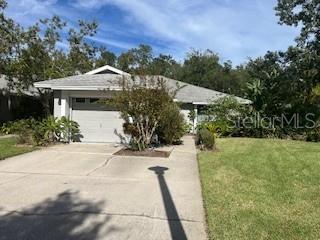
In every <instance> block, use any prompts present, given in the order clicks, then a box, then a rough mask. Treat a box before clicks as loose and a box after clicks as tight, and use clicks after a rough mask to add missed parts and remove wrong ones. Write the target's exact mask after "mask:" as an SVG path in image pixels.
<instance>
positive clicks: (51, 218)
mask: <svg viewBox="0 0 320 240" xmlns="http://www.w3.org/2000/svg"><path fill="white" fill-rule="evenodd" d="M184 143H185V144H184V145H181V146H177V147H175V148H174V150H173V152H172V154H171V156H170V158H169V159H164V158H145V157H144V158H142V157H123V156H113V155H112V153H114V152H115V151H117V150H118V149H119V148H116V147H114V146H112V145H93V144H71V145H65V146H55V147H51V148H47V149H43V150H39V151H35V152H31V153H27V154H24V155H20V156H17V157H14V158H11V159H6V160H4V161H1V162H0V240H3V239H37V240H38V239H77V240H78V239H116V240H119V239H120V240H121V239H148V240H149V239H195V240H202V239H206V233H205V224H204V213H203V206H202V199H201V188H200V182H199V176H198V167H197V161H196V151H195V147H194V144H193V140H192V139H191V138H190V137H186V138H185V139H184Z"/></svg>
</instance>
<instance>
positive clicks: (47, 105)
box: [39, 90, 51, 117]
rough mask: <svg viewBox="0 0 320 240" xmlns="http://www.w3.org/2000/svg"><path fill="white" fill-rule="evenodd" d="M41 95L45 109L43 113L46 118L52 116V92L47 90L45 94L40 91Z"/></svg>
mask: <svg viewBox="0 0 320 240" xmlns="http://www.w3.org/2000/svg"><path fill="white" fill-rule="evenodd" d="M39 94H40V102H41V104H42V107H43V113H44V115H45V116H46V117H47V116H50V115H51V109H50V99H51V92H49V91H46V90H45V91H44V92H41V91H39Z"/></svg>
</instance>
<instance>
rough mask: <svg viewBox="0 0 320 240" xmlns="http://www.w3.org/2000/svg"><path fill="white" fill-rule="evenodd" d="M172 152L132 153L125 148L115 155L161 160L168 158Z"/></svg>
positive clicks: (149, 151) (146, 151)
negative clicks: (158, 158)
mask: <svg viewBox="0 0 320 240" xmlns="http://www.w3.org/2000/svg"><path fill="white" fill-rule="evenodd" d="M170 153H171V152H168V151H157V150H145V151H142V152H139V151H132V150H130V149H128V148H124V149H121V150H119V151H118V152H115V153H114V154H113V155H118V156H136V157H160V158H168V157H169V156H170Z"/></svg>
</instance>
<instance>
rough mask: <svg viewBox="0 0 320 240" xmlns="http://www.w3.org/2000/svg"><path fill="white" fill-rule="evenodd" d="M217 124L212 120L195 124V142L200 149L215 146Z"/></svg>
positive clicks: (209, 148) (210, 148)
mask: <svg viewBox="0 0 320 240" xmlns="http://www.w3.org/2000/svg"><path fill="white" fill-rule="evenodd" d="M217 135H218V133H217V126H216V125H214V124H213V123H212V122H211V123H210V122H209V123H202V124H200V125H198V126H197V136H196V143H197V145H199V146H200V148H201V149H203V150H204V149H208V150H212V149H214V148H215V143H216V137H217Z"/></svg>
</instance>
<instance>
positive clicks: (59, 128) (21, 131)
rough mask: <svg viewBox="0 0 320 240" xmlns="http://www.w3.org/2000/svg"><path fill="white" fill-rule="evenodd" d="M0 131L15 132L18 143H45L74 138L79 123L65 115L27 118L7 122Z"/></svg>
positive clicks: (66, 140) (67, 140)
mask: <svg viewBox="0 0 320 240" xmlns="http://www.w3.org/2000/svg"><path fill="white" fill-rule="evenodd" d="M1 131H2V132H3V133H5V134H16V135H17V136H18V143H20V144H35V145H47V144H51V143H54V142H58V141H59V142H69V141H73V140H76V138H77V135H78V133H79V125H78V124H77V123H76V122H74V121H71V120H69V119H67V118H66V117H62V118H60V119H58V118H54V117H53V116H49V117H47V118H44V119H42V120H41V121H38V120H35V119H34V118H29V119H22V120H17V121H13V122H8V123H5V124H4V125H3V126H2V128H1Z"/></svg>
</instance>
